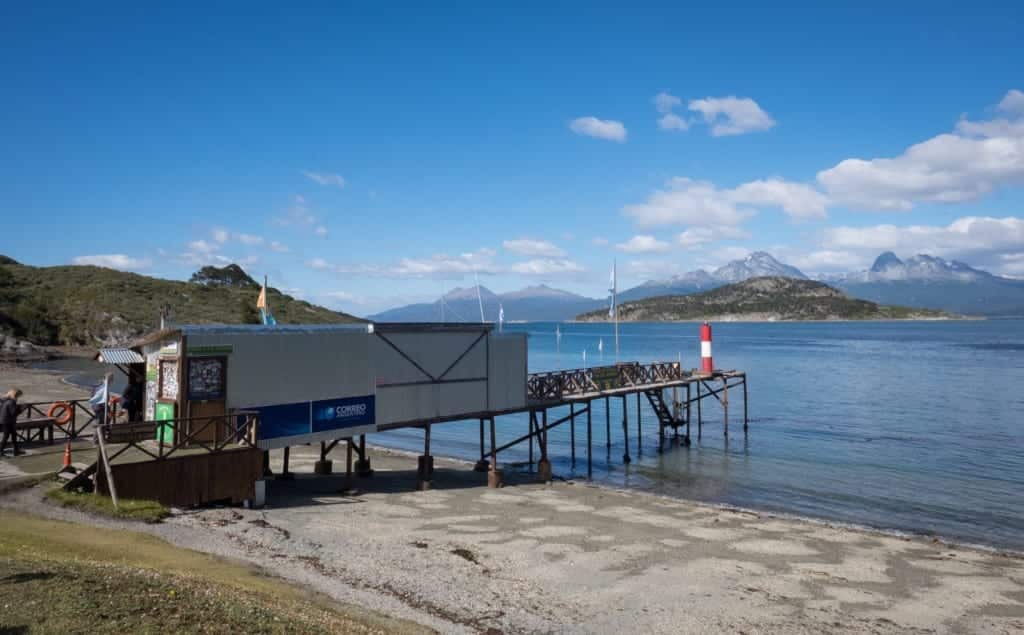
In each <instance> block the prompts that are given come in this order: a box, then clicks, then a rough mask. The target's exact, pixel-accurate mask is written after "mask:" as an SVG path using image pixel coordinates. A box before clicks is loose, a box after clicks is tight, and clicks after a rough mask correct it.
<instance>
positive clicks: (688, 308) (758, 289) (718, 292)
mask: <svg viewBox="0 0 1024 635" xmlns="http://www.w3.org/2000/svg"><path fill="white" fill-rule="evenodd" d="M618 313H619V320H620V321H622V322H686V321H695V320H714V321H717V322H727V321H751V322H768V321H801V320H808V321H817V320H941V319H957V318H961V317H962V316H959V315H954V314H951V313H947V312H945V311H937V310H933V309H912V308H908V307H902V306H887V305H880V304H876V303H874V302H869V301H867V300H857V299H854V298H851V297H849V296H847V295H846V294H845V293H843V292H842V291H840V290H838V289H834V288H832V287H830V286H828V285H827V284H824V283H822V282H816V281H814V280H799V279H795V278H784V277H781V276H767V277H760V278H750V279H748V280H744V281H742V282H737V283H734V284H729V285H726V286H723V287H718V288H716V289H712V290H710V291H704V292H701V293H693V294H689V295H663V296H656V297H652V298H644V299H642V300H636V301H632V302H625V303H622V304H620V305H619V309H618ZM576 320H577V321H579V322H606V321H608V310H607V309H601V310H597V311H590V312H588V313H583V314H582V315H579V316H578V317H577V318H576Z"/></svg>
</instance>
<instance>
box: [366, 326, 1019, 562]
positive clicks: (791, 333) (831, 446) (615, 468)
mask: <svg viewBox="0 0 1024 635" xmlns="http://www.w3.org/2000/svg"><path fill="white" fill-rule="evenodd" d="M506 328H507V330H510V331H525V332H527V333H529V335H530V339H529V341H530V368H531V370H532V371H541V370H549V369H555V368H559V367H562V368H568V367H580V366H582V365H583V350H584V349H586V351H587V364H588V365H597V364H600V363H602V358H601V356H600V355H599V354H598V352H597V346H598V340H599V339H600V338H603V339H604V348H605V354H604V359H603V361H604V363H612V362H614V354H613V352H612V351H613V350H614V337H613V331H612V327H611V326H610V325H603V324H562V325H560V327H559V328H560V329H561V331H562V338H561V343H560V345H559V346H558V347H557V348H556V338H555V324H553V323H552V324H546V323H532V324H522V325H507V327H506ZM698 335H699V334H698V326H697V325H695V324H624V325H621V326H620V356H619V357H620V359H622V360H623V361H627V360H629V361H632V360H636V361H654V360H666V361H669V360H675V359H677V357H678V356H681V357H682V360H683V365H684V367H686V368H691V367H694V366H697V365H698V364H699V359H698V355H699V353H698V348H699V341H698ZM714 355H715V362H716V366H718V367H720V368H736V369H741V370H745V371H746V372H747V373H748V378H749V398H750V431H749V433H748V435H747V436H746V438H744V435H743V434H742V419H741V417H742V408H741V407H740V406H741V401H740V399H741V397H740V395H739V394H737V393H739V392H740V391H736V392H735V393H733V394H732V395H730V396H731V408H730V411H731V412H730V414H731V415H732V426H731V428H730V434H731V437H730V438H729V439H728V441H726V440H725V439H724V438H723V435H722V410H721V407H720V406H718V404H717V402H713V401H711V400H707V401H705V404H706V407H705V409H704V419H705V422H706V423H705V426H704V434H703V437H702V438H701V439H700V441H699V442H698V441H697V439H696V426H694V430H693V436H694V442H693V445H692V447H690V448H685V447H678V446H673V447H667V449H666V450H665V451H664V452H661V453H659V452H658V440H657V424H656V421H657V419H656V417H655V416H654V413H653V412H652V411H651V410H650V408H649V406H648V404H647V402H646V399H644V400H643V404H642V407H643V420H644V422H645V425H644V436H643V438H642V439H641V443H640V452H639V453H638V448H637V439H636V424H635V420H636V419H635V415H636V412H635V408H636V401H635V399H630V400H629V406H628V407H629V408H630V413H629V419H630V430H629V435H630V446H631V447H630V454H631V455H632V456H633V463H632V464H631V465H629V466H624V465H623V464H622V454H623V439H622V426H621V419H622V415H621V400H613V402H612V439H611V442H612V447H611V449H610V450H609V449H607V448H606V437H605V423H604V421H605V417H604V406H603V402H600V403H599V402H595V406H594V413H593V417H594V461H595V462H594V470H595V472H594V478H595V480H598V481H603V482H607V483H611V484H615V485H621V486H626V487H635V488H640V489H644V490H648V491H654V492H658V493H662V494H668V495H673V496H678V497H683V498H690V499H696V500H701V501H709V502H714V503H725V504H731V505H737V506H742V507H749V508H754V509H762V510H768V511H777V512H785V513H791V514H796V515H802V516H810V517H816V518H821V519H827V520H832V521H840V522H848V523H854V524H859V525H867V526H872V527H878V528H885V529H895V530H901V531H906V532H913V533H924V534H935V535H939V536H942V537H946V538H950V539H955V540H959V541H967V542H975V543H980V544H986V545H992V546H997V547H1004V548H1013V549H1019V550H1024V320H990V321H972V322H872V323H857V322H849V323H846V322H844V323H762V324H724V323H723V324H716V325H714ZM565 410H566V411H567V409H565ZM553 414H554V413H552V415H553ZM552 415H549V418H550V419H551V420H554V418H555V417H554V416H552ZM526 426H527V424H526V418H525V416H507V417H502V418H499V420H498V436H499V443H502V442H504V441H508V440H511V439H513V438H515V437H516V436H519V435H521V434H524V433H525V431H526ZM576 432H577V434H576V442H577V463H576V465H575V466H573V465H571V464H570V462H569V429H568V426H562V427H559V428H557V429H555V430H553V431H552V432H551V435H550V446H549V454H550V455H551V459H552V464H553V468H554V471H555V473H556V474H558V475H562V476H565V477H570V476H577V477H583V476H585V475H586V460H585V457H586V432H585V427H584V425H582V424H578V426H577V431H576ZM478 435H479V429H478V423H477V422H475V421H474V422H466V423H453V424H445V425H441V426H436V427H435V428H434V430H433V434H432V436H433V438H432V443H431V445H432V449H433V451H434V453H436V454H439V455H448V456H455V457H461V458H469V459H475V458H476V457H477V455H478V453H479V449H478V448H479V436H478ZM375 442H376V443H380V444H384V445H390V446H392V447H396V448H402V449H409V450H419V449H420V448H421V447H422V432H421V431H412V430H406V431H396V432H391V433H387V434H382V435H378V436H376V437H375ZM526 457H527V448H526V447H525V444H524V445H523V446H522V447H519V448H516V449H513V450H509V451H507V452H505V453H503V454H502V455H501V456H499V462H501V463H510V462H520V461H525V460H526Z"/></svg>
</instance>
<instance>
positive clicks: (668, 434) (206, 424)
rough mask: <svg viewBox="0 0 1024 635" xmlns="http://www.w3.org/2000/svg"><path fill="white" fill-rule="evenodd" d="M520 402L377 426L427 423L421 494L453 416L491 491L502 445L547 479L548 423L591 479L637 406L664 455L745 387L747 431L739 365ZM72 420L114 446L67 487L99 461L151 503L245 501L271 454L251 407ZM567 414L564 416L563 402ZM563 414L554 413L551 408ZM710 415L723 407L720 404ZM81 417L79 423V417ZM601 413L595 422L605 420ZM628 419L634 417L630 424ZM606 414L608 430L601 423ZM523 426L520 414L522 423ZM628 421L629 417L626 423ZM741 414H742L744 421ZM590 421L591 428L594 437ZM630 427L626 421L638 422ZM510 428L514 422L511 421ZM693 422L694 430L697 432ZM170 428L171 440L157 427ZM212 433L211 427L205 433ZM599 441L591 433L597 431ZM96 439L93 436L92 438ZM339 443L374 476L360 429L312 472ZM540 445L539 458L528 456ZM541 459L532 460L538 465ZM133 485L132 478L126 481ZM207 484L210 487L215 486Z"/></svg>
mask: <svg viewBox="0 0 1024 635" xmlns="http://www.w3.org/2000/svg"><path fill="white" fill-rule="evenodd" d="M526 389H527V399H526V402H525V403H526V405H525V406H523V407H519V408H515V409H511V410H494V411H484V412H477V413H468V414H467V413H461V414H459V415H458V416H452V417H448V418H438V419H434V420H432V421H428V422H404V423H394V424H388V425H384V426H380V429H379V431H387V430H396V429H408V428H413V429H422V430H423V454H422V455H421V456H420V457H419V461H418V469H417V476H418V482H419V487H420V489H429V488H430V486H431V480H432V476H433V456H432V454H431V429H432V427H433V426H435V425H440V424H443V423H447V422H453V421H466V420H470V421H472V420H477V421H478V422H479V457H478V459H479V460H478V461H477V463H476V467H475V469H476V470H477V471H479V472H486V473H487V483H488V485H489V486H491V487H498V486H500V485H501V484H502V471H501V469H500V467H499V466H500V459H501V455H502V453H503V452H506V451H508V450H509V449H511V448H514V447H516V446H520V445H521V444H527V452H528V462H529V465H530V467H531V469H533V468H534V467H535V468H536V473H537V477H538V479H539V480H542V481H547V480H550V479H551V477H552V473H551V460H550V458H549V443H548V438H549V434H550V432H551V430H554V429H556V428H558V427H559V426H565V425H567V426H568V428H569V452H570V456H569V459H570V461H571V464H572V465H573V466H575V465H576V463H577V446H578V443H577V441H578V440H577V427H578V425H582V426H583V428H582V430H580V437H581V439H580V440H581V441H584V442H585V446H584V448H585V452H586V468H587V476H588V477H590V476H592V475H593V457H594V454H593V448H594V443H595V440H597V441H598V442H600V441H601V440H603V441H604V444H605V447H606V449H607V451H609V452H610V450H611V447H612V425H613V423H614V424H615V425H621V430H622V436H623V441H624V443H623V455H622V462H623V463H624V464H629V463H630V462H631V461H632V459H633V457H632V456H631V454H630V449H631V439H630V433H631V429H633V430H635V448H636V452H637V453H638V454H639V453H640V452H642V448H643V444H644V436H643V435H644V428H643V424H644V423H645V422H644V420H643V413H644V408H643V402H644V401H645V400H646V401H647V403H648V404H649V405H650V408H651V411H652V412H653V413H654V415H655V418H656V422H655V423H656V424H657V434H658V437H657V440H658V449H659V451H661V450H663V449H664V447H665V444H666V441H669V440H670V441H672V442H673V443H674V444H675V445H677V446H678V447H688V446H690V441H691V435H692V434H693V433H694V432H696V435H697V438H698V439H699V438H701V436H702V435H703V427H704V425H705V423H706V422H707V421H708V420H707V419H706V417H707V415H709V414H710V413H709V411H708V408H707V402H708V400H712V401H714V402H717V403H718V405H719V407H720V412H721V416H722V419H721V421H722V424H723V425H722V433H723V434H724V435H725V437H728V436H729V433H730V429H729V426H730V393H732V394H733V395H735V394H736V391H738V390H739V391H742V395H743V402H742V420H741V421H742V426H743V432H744V434H746V433H747V430H748V428H749V417H748V401H747V376H746V373H744V372H742V371H737V370H716V371H714V372H711V373H702V372H698V371H695V370H685V369H683V368H682V367H681V365H680V364H679V363H677V362H667V363H647V364H642V363H639V362H630V363H620V364H615V365H610V366H597V367H592V368H577V369H570V370H562V371H554V372H544V373H532V374H529V375H527V382H526ZM615 400H620V401H621V421H615V422H613V421H612V413H613V407H612V406H613V404H614V401H615ZM32 406H33V407H32V409H31V412H30V413H27V414H28V415H29V416H32V415H35V416H40V415H43V414H44V413H45V412H47V411H48V409H47V406H48V404H32ZM73 408H74V410H73V412H74V414H75V418H74V419H73V421H72V422H71V423H70V425H67V426H63V427H62V429H61V430H60V431H61V432H62V433H63V436H65V437H67V438H68V439H69V440H71V439H74V438H76V437H79V436H80V435H81V434H82V432H83V431H84V429H86V428H89V429H92V430H98V432H99V434H100V435H102V438H103V440H104V441H105V442H106V443H107V445H108V446H109V454H108V455H107V459H106V460H105V461H104V460H103V458H102V456H98V457H97V461H96V463H94V464H93V465H92V466H90V469H89V470H88V472H89V474H83V475H81V476H80V477H79V478H77V479H74V481H73V482H72V483H69V484H68V486H69V487H75V486H78V485H81V484H82V483H83V479H84V478H88V477H89V476H92V475H95V476H96V479H95V480H96V483H95V488H96V490H97V491H101V492H104V493H106V492H108V491H109V484H108V480H109V478H108V477H107V472H106V470H104V469H102V468H103V466H104V464H106V465H107V466H110V467H111V468H112V470H111V472H110V474H111V475H112V476H113V479H114V481H115V482H121V483H125V485H124V486H123V487H124V488H125V494H126V495H131V496H136V497H141V498H156V499H158V500H162V501H164V502H166V503H169V504H177V505H183V506H190V505H196V504H202V503H206V502H210V501H214V500H220V499H221V498H227V499H231V500H234V501H235V502H237V501H239V500H243V499H245V500H247V499H249V498H250V497H251V496H252V493H253V492H254V489H253V487H254V483H255V482H256V481H258V480H259V479H261V478H264V477H265V476H267V475H269V462H268V459H267V453H266V452H265V451H263V450H260V449H259V448H257V447H256V443H255V439H256V438H257V436H258V435H257V431H258V429H259V425H260V418H259V415H258V414H256V413H253V412H231V413H228V414H225V415H220V416H213V417H198V418H197V417H193V418H191V419H189V418H179V419H174V420H169V421H161V422H156V421H147V422H140V423H131V424H125V423H116V424H106V425H102V426H97V425H96V422H95V421H92V420H91V418H92V413H91V412H89V411H88V410H87V409H86V408H85V406H84V404H83V403H78V402H74V403H73ZM566 408H567V409H568V412H567V413H565V412H563V411H564V409H566ZM556 410H558V412H557V413H553V412H552V411H556ZM716 411H719V409H718V408H716ZM79 414H83V415H85V417H82V419H89V420H87V421H82V420H81V419H79V417H78V415H79ZM524 414H525V415H527V417H526V419H527V426H526V430H524V431H523V433H522V434H520V435H518V436H516V437H515V438H514V439H512V440H510V441H508V442H505V443H501V444H499V443H498V435H497V428H498V420H499V419H500V418H501V417H504V416H507V415H520V417H521V415H524ZM602 414H603V415H604V416H603V417H601V415H602ZM631 417H633V419H632V421H631V420H630V419H631ZM602 418H603V419H604V422H603V423H604V426H603V428H604V429H603V431H602V430H601V429H600V428H601V426H600V423H601V421H600V420H601V419H602ZM519 421H521V418H520V419H519ZM633 422H635V424H633ZM739 422H740V421H737V423H739ZM595 423H597V424H598V426H597V427H598V430H597V434H596V435H595V430H594V428H595ZM631 424H633V425H635V428H633V425H631ZM516 425H521V423H519V422H518V421H517V423H516ZM694 427H695V428H696V430H695V431H694ZM161 429H162V430H170V431H171V433H170V434H169V435H167V439H166V443H165V441H164V438H165V437H164V436H161V435H160V434H158V430H161ZM211 430H212V431H213V432H211ZM598 436H599V437H603V439H596V438H595V437H598ZM95 438H96V439H97V441H98V440H99V437H98V436H97V437H95ZM342 442H344V443H345V444H346V461H345V463H346V465H345V474H346V475H347V477H348V478H349V479H352V478H354V477H357V476H359V477H367V476H370V475H372V473H373V470H372V469H371V466H370V458H369V456H368V453H367V450H366V435H365V434H360V435H352V436H347V437H343V438H339V439H335V440H332V441H324V442H321V443H320V461H318V462H317V466H316V472H317V473H320V474H328V473H330V472H331V471H332V469H331V461H330V460H329V459H328V455H329V453H330V452H331V451H332V450H333V449H334V448H336V447H337V445H338V444H339V443H342ZM535 450H536V457H535ZM283 452H284V456H283V469H282V470H281V471H280V472H279V473H278V474H276V475H275V476H276V478H284V479H287V478H290V477H291V476H292V475H291V473H290V472H289V469H288V460H289V454H290V450H289V448H288V447H285V448H284V449H283ZM535 459H536V460H535ZM129 484H130V485H129ZM213 485H216V487H214V486H213Z"/></svg>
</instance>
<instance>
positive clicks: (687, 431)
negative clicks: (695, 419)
mask: <svg viewBox="0 0 1024 635" xmlns="http://www.w3.org/2000/svg"><path fill="white" fill-rule="evenodd" d="M686 445H690V384H686Z"/></svg>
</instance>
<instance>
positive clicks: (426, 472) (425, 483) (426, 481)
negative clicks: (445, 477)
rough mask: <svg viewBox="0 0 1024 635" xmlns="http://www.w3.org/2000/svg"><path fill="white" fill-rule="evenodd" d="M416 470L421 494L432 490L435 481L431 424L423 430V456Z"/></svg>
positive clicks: (417, 484)
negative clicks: (431, 449)
mask: <svg viewBox="0 0 1024 635" xmlns="http://www.w3.org/2000/svg"><path fill="white" fill-rule="evenodd" d="M418 459H419V461H418V465H417V468H416V487H417V489H419V490H420V491H421V492H423V491H426V490H428V489H430V482H431V481H432V480H433V479H434V457H432V456H431V455H430V424H429V423H428V424H427V425H426V426H424V428H423V456H420V457H418Z"/></svg>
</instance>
